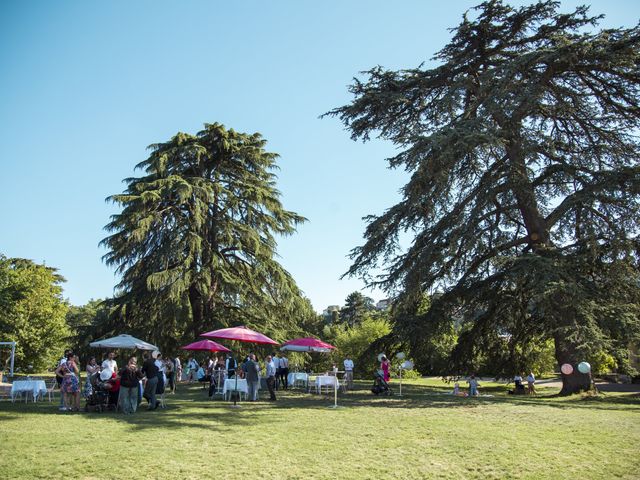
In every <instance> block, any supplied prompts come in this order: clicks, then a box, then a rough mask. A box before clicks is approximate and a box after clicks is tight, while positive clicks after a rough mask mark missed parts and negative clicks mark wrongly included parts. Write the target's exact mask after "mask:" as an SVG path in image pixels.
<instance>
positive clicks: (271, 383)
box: [265, 355, 276, 402]
mask: <svg viewBox="0 0 640 480" xmlns="http://www.w3.org/2000/svg"><path fill="white" fill-rule="evenodd" d="M265 367H266V370H267V372H266V375H267V388H268V389H269V400H270V401H272V402H275V401H276V393H275V389H276V366H275V364H274V363H273V359H272V357H271V355H268V356H267V361H266V365H265Z"/></svg>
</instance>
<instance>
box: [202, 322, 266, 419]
mask: <svg viewBox="0 0 640 480" xmlns="http://www.w3.org/2000/svg"><path fill="white" fill-rule="evenodd" d="M200 336H201V337H210V338H222V339H225V340H236V341H238V342H245V343H258V344H262V345H278V342H276V341H275V340H272V339H270V338H269V337H267V336H266V335H263V334H262V333H260V332H256V331H255V330H251V329H250V328H247V327H245V326H240V327H230V328H220V329H218V330H213V331H211V332H206V333H203V334H201V335H200ZM235 388H236V390H237V389H238V375H236V386H235ZM233 405H234V406H236V405H237V404H236V396H235V395H234V397H233Z"/></svg>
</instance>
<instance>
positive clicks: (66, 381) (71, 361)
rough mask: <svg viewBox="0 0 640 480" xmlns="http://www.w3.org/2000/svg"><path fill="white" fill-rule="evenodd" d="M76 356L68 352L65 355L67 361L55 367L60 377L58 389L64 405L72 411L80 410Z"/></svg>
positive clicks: (78, 372)
mask: <svg viewBox="0 0 640 480" xmlns="http://www.w3.org/2000/svg"><path fill="white" fill-rule="evenodd" d="M77 358H78V357H76V356H75V355H73V354H72V353H70V354H69V355H68V356H67V363H63V364H62V365H60V366H59V367H58V368H57V369H56V374H57V375H60V376H61V377H62V384H61V385H60V391H61V393H62V395H63V396H64V402H65V407H66V409H67V410H68V411H74V412H77V411H79V410H80V380H79V375H80V371H79V370H78V364H77Z"/></svg>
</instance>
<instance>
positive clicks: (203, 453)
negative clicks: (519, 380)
mask: <svg viewBox="0 0 640 480" xmlns="http://www.w3.org/2000/svg"><path fill="white" fill-rule="evenodd" d="M408 383H409V384H406V383H405V385H404V386H403V393H404V394H405V396H403V397H374V396H373V395H372V394H371V393H370V392H369V391H368V386H369V383H368V382H366V383H365V382H363V383H361V384H360V385H359V390H356V391H354V392H350V393H348V394H341V395H340V397H339V404H340V405H342V407H341V408H339V409H337V410H333V409H330V408H328V407H329V406H330V405H332V403H333V398H332V397H331V396H325V395H322V396H320V395H308V394H303V393H300V392H293V391H292V392H287V393H284V394H282V395H280V397H279V400H278V402H277V403H276V404H271V403H268V402H266V401H260V402H257V403H253V404H252V403H243V404H242V407H241V408H238V409H232V408H230V407H229V406H228V404H227V403H225V402H222V401H220V400H217V401H208V400H206V399H205V396H206V393H205V391H204V390H202V389H201V388H200V387H198V386H186V385H181V386H180V391H179V394H178V395H175V396H173V395H168V396H167V399H168V406H167V409H165V410H157V411H155V412H147V411H145V410H144V409H143V410H141V411H139V412H138V413H137V414H136V415H134V416H127V417H125V416H123V415H121V414H116V413H91V414H87V413H79V414H78V413H75V414H72V413H62V412H58V410H57V402H56V403H54V404H50V403H49V402H46V401H45V402H39V403H37V404H33V403H29V404H27V405H25V404H24V403H16V404H12V403H11V402H8V401H2V402H0V445H2V451H1V453H0V478H7V479H13V478H95V479H107V478H128V479H129V478H130V479H146V478H150V479H156V478H170V479H185V478H194V479H195V478H214V477H215V478H221V479H244V478H265V479H271V478H273V479H282V478H300V479H302V478H304V479H319V478H345V479H360V478H363V479H387V478H389V479H391V478H403V479H404V478H407V479H421V478H460V479H473V478H482V479H486V478H495V479H502V478H531V479H544V478H549V479H562V478H571V479H573V478H581V479H595V478H603V479H611V478H628V479H631V478H640V470H639V466H638V458H640V449H639V445H640V397H639V396H638V395H637V394H611V393H609V394H606V395H605V394H602V395H600V396H598V397H581V396H574V397H571V398H557V397H554V396H553V395H552V393H554V391H553V390H551V389H548V391H545V390H544V389H541V391H540V395H538V396H537V397H532V398H529V397H512V396H509V395H507V394H506V388H505V387H504V386H502V385H497V384H487V383H483V385H482V393H484V394H491V395H493V396H492V397H481V398H454V397H452V396H450V395H445V393H446V392H449V391H450V390H451V387H450V386H448V385H444V384H443V383H442V382H440V381H437V380H428V381H427V380H414V381H411V382H408ZM262 393H263V398H264V393H265V392H262ZM56 400H57V399H56Z"/></svg>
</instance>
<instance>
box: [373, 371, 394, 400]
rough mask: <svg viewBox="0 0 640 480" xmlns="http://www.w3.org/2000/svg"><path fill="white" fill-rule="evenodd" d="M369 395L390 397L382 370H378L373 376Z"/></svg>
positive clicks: (389, 390) (389, 388)
mask: <svg viewBox="0 0 640 480" xmlns="http://www.w3.org/2000/svg"><path fill="white" fill-rule="evenodd" d="M371 393H373V394H374V395H380V394H383V395H391V394H392V393H393V392H392V391H391V387H389V384H388V383H387V382H385V381H384V373H383V372H382V370H378V371H377V372H376V373H375V375H374V376H373V386H372V387H371Z"/></svg>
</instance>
